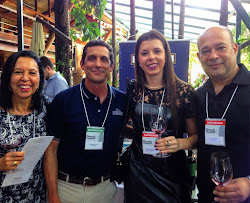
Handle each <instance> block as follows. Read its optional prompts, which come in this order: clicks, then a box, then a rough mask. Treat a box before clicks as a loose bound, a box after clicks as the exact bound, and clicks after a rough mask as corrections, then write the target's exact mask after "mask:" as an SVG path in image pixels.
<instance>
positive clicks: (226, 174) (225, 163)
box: [210, 152, 233, 187]
mask: <svg viewBox="0 0 250 203" xmlns="http://www.w3.org/2000/svg"><path fill="white" fill-rule="evenodd" d="M210 174H211V178H212V181H213V182H214V183H215V184H216V185H218V186H221V187H222V186H225V185H226V184H228V183H229V182H230V180H231V179H232V177H233V169H232V165H231V162H230V157H229V155H228V154H227V153H226V152H214V153H212V155H211V170H210Z"/></svg>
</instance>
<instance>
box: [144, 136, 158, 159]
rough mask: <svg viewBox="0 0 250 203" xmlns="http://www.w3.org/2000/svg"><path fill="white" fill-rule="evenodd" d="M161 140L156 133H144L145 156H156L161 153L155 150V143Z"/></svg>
mask: <svg viewBox="0 0 250 203" xmlns="http://www.w3.org/2000/svg"><path fill="white" fill-rule="evenodd" d="M158 139H159V137H158V135H156V134H155V133H154V132H146V131H144V132H142V149H143V154H149V155H155V154H158V153H159V152H160V151H159V150H156V149H155V142H156V141H157V140H158Z"/></svg>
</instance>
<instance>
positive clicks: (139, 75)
mask: <svg viewBox="0 0 250 203" xmlns="http://www.w3.org/2000/svg"><path fill="white" fill-rule="evenodd" d="M153 39H158V40H160V41H161V43H162V45H163V47H164V49H165V57H166V58H165V65H164V68H163V76H162V80H163V85H164V87H165V88H166V91H167V95H168V99H169V104H170V108H171V113H172V117H173V121H174V129H175V134H176V135H177V134H178V126H179V125H178V115H177V101H176V80H179V78H178V77H177V76H176V75H175V73H174V67H173V63H172V59H171V51H170V48H169V44H168V42H167V41H166V39H165V38H164V36H163V35H162V34H161V33H160V32H158V31H156V30H151V31H149V32H146V33H144V34H142V35H141V36H140V37H139V39H138V40H137V42H136V45H135V78H136V84H137V87H138V88H140V89H142V90H143V89H144V88H145V83H146V77H145V73H144V71H143V70H142V68H141V67H140V65H139V60H138V59H139V49H140V45H141V43H142V42H144V41H150V40H153Z"/></svg>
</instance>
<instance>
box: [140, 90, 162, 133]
mask: <svg viewBox="0 0 250 203" xmlns="http://www.w3.org/2000/svg"><path fill="white" fill-rule="evenodd" d="M165 90H166V89H165V88H164V90H163V94H162V97H161V104H160V109H161V106H162V102H163V98H164V95H165ZM143 106H144V90H143V93H142V107H141V111H142V113H141V118H142V125H143V130H144V131H146V129H145V124H144V116H143ZM159 115H160V111H159V113H158V117H157V118H159Z"/></svg>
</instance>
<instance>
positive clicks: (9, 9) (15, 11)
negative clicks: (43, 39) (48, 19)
mask: <svg viewBox="0 0 250 203" xmlns="http://www.w3.org/2000/svg"><path fill="white" fill-rule="evenodd" d="M0 8H3V9H5V10H7V11H10V12H12V13H15V14H16V13H17V10H14V9H11V8H9V7H7V6H4V5H1V4H0ZM23 17H26V18H28V19H30V20H33V21H35V20H36V19H35V18H33V17H31V16H29V15H26V14H23ZM5 18H6V19H8V16H6V17H5Z"/></svg>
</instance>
